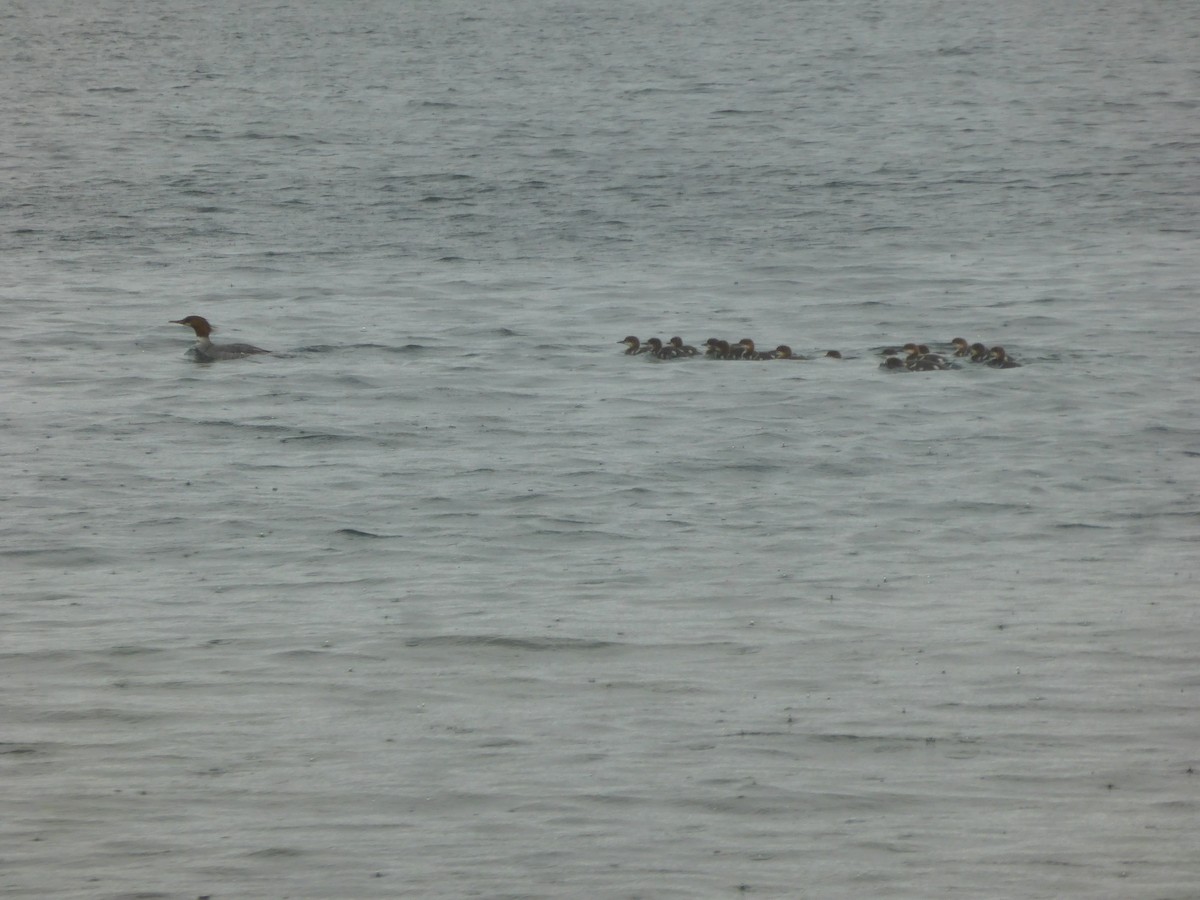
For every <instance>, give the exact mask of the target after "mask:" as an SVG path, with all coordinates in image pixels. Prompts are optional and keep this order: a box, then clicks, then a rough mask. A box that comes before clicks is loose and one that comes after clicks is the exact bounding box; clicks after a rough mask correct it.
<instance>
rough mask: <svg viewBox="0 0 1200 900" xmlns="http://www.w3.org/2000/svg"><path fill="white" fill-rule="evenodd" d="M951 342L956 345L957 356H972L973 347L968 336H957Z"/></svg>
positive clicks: (955, 352)
mask: <svg viewBox="0 0 1200 900" xmlns="http://www.w3.org/2000/svg"><path fill="white" fill-rule="evenodd" d="M950 343H951V344H953V345H954V355H955V356H970V355H971V347H970V345H969V344H967V339H966V338H955V339H954V340H952V341H951V342H950Z"/></svg>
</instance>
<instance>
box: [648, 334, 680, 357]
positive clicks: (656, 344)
mask: <svg viewBox="0 0 1200 900" xmlns="http://www.w3.org/2000/svg"><path fill="white" fill-rule="evenodd" d="M643 349H644V350H645V351H646V352H647V353H649V354H650V355H651V356H653V357H654V358H655V359H674V358H675V357H677V356H680V355H681V354H680V352H679V351H678V350H677V349H676V348H675V347H664V346H663V342H662V341H661V340H659V339H658V338H656V337H652V338H648V339H647V340H646V346H645V347H644V348H643Z"/></svg>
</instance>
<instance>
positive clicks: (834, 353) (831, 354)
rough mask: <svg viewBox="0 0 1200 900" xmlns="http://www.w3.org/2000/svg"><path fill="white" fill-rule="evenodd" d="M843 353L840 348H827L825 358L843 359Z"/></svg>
mask: <svg viewBox="0 0 1200 900" xmlns="http://www.w3.org/2000/svg"><path fill="white" fill-rule="evenodd" d="M841 358H842V354H841V351H839V350H826V351H825V359H841Z"/></svg>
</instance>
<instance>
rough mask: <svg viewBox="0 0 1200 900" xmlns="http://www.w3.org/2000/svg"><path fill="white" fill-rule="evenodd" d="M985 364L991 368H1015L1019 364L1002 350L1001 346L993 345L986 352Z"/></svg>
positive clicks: (1018, 366)
mask: <svg viewBox="0 0 1200 900" xmlns="http://www.w3.org/2000/svg"><path fill="white" fill-rule="evenodd" d="M987 364H988V365H989V366H991V367H992V368H993V369H1017V368H1020V366H1021V364H1020V363H1019V362H1017V361H1016V360H1015V359H1013V358H1012V357H1011V356H1009V355H1008V354H1006V353H1005V352H1004V348H1003V347H993V348H992V349H991V350H990V351H989V352H988V361H987Z"/></svg>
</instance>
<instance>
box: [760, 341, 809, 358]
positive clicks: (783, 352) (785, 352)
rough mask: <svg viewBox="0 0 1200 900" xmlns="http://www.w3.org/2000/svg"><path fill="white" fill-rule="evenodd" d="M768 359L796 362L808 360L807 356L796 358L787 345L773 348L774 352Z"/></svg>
mask: <svg viewBox="0 0 1200 900" xmlns="http://www.w3.org/2000/svg"><path fill="white" fill-rule="evenodd" d="M769 358H770V359H794V360H796V361H797V362H800V361H803V360H806V359H808V357H807V356H797V355H796V354H795V353H793V352H792V348H791V347H789V346H788V345H787V344H780V345H779V346H778V347H776V348H775V352H774V353H772V354H771V356H770V357H769Z"/></svg>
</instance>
